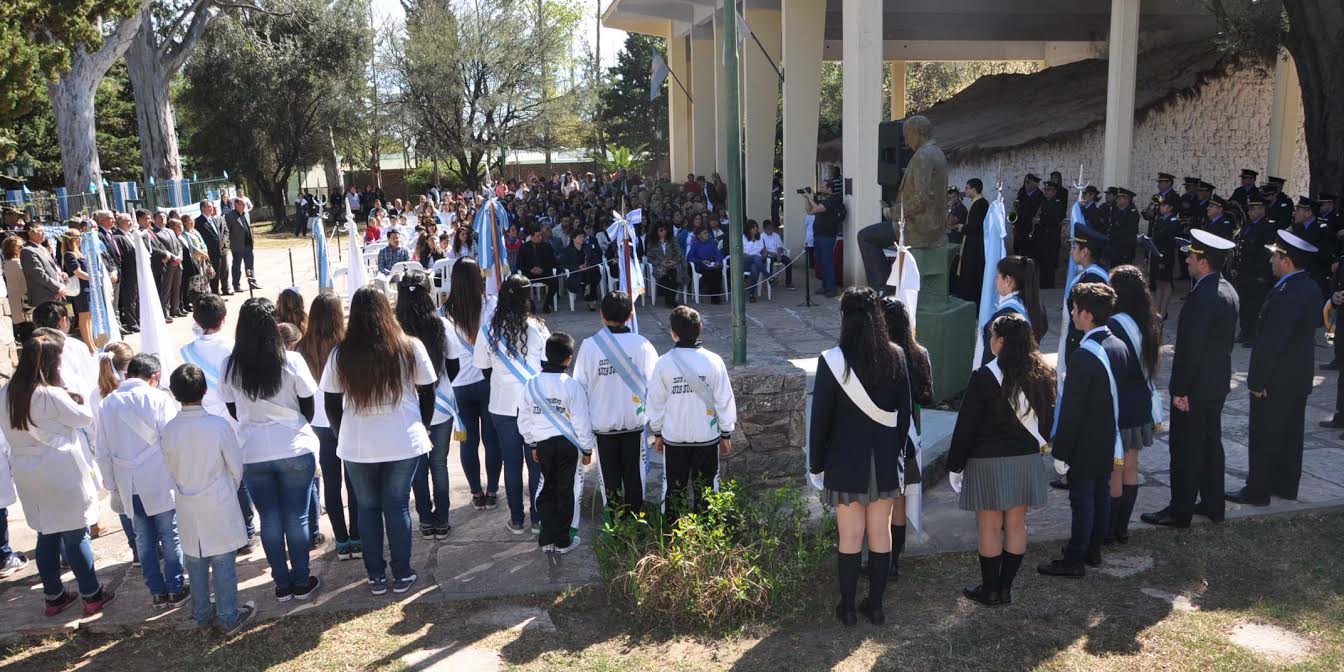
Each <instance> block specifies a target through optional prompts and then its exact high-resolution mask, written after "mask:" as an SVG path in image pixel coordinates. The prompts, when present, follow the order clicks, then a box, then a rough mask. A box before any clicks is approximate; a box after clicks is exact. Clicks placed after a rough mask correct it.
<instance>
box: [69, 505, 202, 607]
mask: <svg viewBox="0 0 1344 672" xmlns="http://www.w3.org/2000/svg"><path fill="white" fill-rule="evenodd" d="M131 505H132V508H133V509H134V511H133V513H132V514H131V521H132V522H133V523H134V524H135V548H136V551H137V552H138V553H139V554H140V572H141V573H142V574H144V575H145V586H147V587H148V588H149V594H150V595H163V594H164V593H180V592H182V542H181V541H179V540H178V538H177V510H175V509H169V510H167V511H164V512H163V513H159V514H155V515H153V516H150V515H146V514H145V507H144V505H143V504H141V503H140V495H134V496H133V497H131ZM160 545H162V546H163V554H162V557H161V558H160V555H159V546H160ZM67 559H68V558H67ZM160 559H162V560H163V567H162V568H160V567H159V560H160Z"/></svg>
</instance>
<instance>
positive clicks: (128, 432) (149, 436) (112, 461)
mask: <svg viewBox="0 0 1344 672" xmlns="http://www.w3.org/2000/svg"><path fill="white" fill-rule="evenodd" d="M174 415H177V402H176V401H174V400H173V398H172V397H170V396H168V393H167V392H164V391H163V390H160V389H157V388H154V387H150V385H149V383H148V382H146V381H144V380H141V379H139V378H127V379H126V380H124V381H122V383H121V385H119V386H118V387H117V389H116V391H115V392H113V393H112V394H109V395H108V396H107V398H106V399H104V400H103V409H102V411H101V412H100V416H101V418H102V422H101V423H100V424H99V425H98V439H97V441H98V466H99V467H101V468H102V470H103V475H104V476H105V477H108V478H106V479H105V484H106V486H107V487H108V489H109V490H111V491H112V496H114V497H121V506H122V510H123V511H126V512H127V514H129V513H130V512H131V511H134V510H135V509H134V508H133V504H132V502H133V500H132V498H133V497H134V496H135V495H140V503H141V504H142V505H143V506H144V509H145V515H147V516H155V515H158V514H160V513H163V512H165V511H171V510H172V509H173V506H174V504H173V478H172V477H171V476H169V475H168V468H167V467H166V466H165V465H164V462H163V448H162V447H161V445H160V442H159V437H160V436H161V435H162V433H163V427H164V425H167V424H168V421H169V420H172V419H173V416H174ZM240 545H241V544H240Z"/></svg>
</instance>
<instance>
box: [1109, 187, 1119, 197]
mask: <svg viewBox="0 0 1344 672" xmlns="http://www.w3.org/2000/svg"><path fill="white" fill-rule="evenodd" d="M1118 193H1120V190H1119V189H1116V188H1115V187H1106V194H1107V195H1109V196H1114V195H1116V194H1118Z"/></svg>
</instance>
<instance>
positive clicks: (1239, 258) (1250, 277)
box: [1232, 217, 1278, 287]
mask: <svg viewBox="0 0 1344 672" xmlns="http://www.w3.org/2000/svg"><path fill="white" fill-rule="evenodd" d="M1277 231H1278V227H1276V226H1274V223H1273V222H1271V221H1269V218H1268V217H1261V218H1260V219H1259V220H1257V221H1254V222H1251V223H1250V224H1247V225H1246V226H1243V227H1241V230H1240V231H1238V232H1237V237H1236V241H1235V242H1236V243H1237V247H1236V265H1235V266H1234V267H1233V268H1232V272H1233V274H1234V275H1235V280H1236V281H1237V286H1238V287H1248V286H1250V285H1252V284H1261V285H1264V286H1266V287H1268V286H1269V285H1271V284H1273V282H1274V271H1273V269H1271V268H1270V267H1269V256H1270V254H1269V250H1267V249H1265V246H1266V245H1269V244H1270V243H1273V242H1274V239H1275V238H1276V237H1277V236H1278V234H1277V233H1276V232H1277Z"/></svg>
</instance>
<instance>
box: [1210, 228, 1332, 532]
mask: <svg viewBox="0 0 1344 672" xmlns="http://www.w3.org/2000/svg"><path fill="white" fill-rule="evenodd" d="M1269 249H1270V252H1271V253H1272V256H1271V257H1270V261H1269V263H1270V266H1271V267H1272V268H1273V269H1274V275H1275V276H1276V277H1278V278H1279V281H1278V283H1277V284H1275V285H1274V288H1273V289H1272V290H1270V292H1269V296H1267V297H1265V303H1264V306H1262V307H1261V308H1260V333H1259V334H1257V335H1256V338H1255V345H1254V346H1253V347H1252V348H1251V368H1250V372H1249V373H1248V374H1247V377H1246V389H1247V390H1248V391H1249V392H1250V394H1251V424H1250V435H1251V438H1250V465H1249V466H1250V470H1249V473H1248V475H1247V477H1246V486H1245V487H1243V488H1242V489H1241V490H1239V491H1237V492H1229V493H1227V499H1228V501H1232V502H1236V503H1238V504H1250V505H1252V506H1267V505H1268V504H1269V496H1270V495H1277V496H1279V497H1282V498H1284V499H1297V486H1298V481H1299V480H1300V479H1301V478H1302V440H1303V437H1302V432H1303V424H1304V423H1305V422H1306V412H1307V396H1308V395H1310V394H1311V381H1312V374H1313V373H1314V369H1315V365H1314V361H1313V359H1314V358H1313V351H1314V350H1315V340H1316V327H1317V326H1318V325H1319V324H1320V323H1321V288H1320V287H1319V286H1318V285H1317V284H1316V282H1315V281H1314V280H1312V279H1311V276H1309V275H1308V274H1307V273H1306V271H1305V269H1306V267H1307V265H1308V263H1309V261H1310V259H1311V255H1313V254H1316V252H1317V251H1318V250H1317V249H1316V246H1314V245H1312V244H1311V243H1309V242H1307V241H1305V240H1302V238H1300V237H1298V236H1297V235H1295V234H1293V233H1292V232H1291V231H1279V233H1278V240H1277V241H1275V243H1274V244H1273V245H1271V246H1269Z"/></svg>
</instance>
